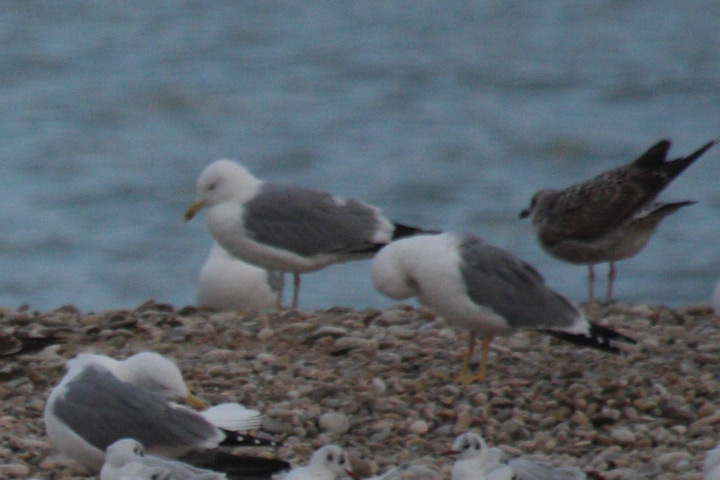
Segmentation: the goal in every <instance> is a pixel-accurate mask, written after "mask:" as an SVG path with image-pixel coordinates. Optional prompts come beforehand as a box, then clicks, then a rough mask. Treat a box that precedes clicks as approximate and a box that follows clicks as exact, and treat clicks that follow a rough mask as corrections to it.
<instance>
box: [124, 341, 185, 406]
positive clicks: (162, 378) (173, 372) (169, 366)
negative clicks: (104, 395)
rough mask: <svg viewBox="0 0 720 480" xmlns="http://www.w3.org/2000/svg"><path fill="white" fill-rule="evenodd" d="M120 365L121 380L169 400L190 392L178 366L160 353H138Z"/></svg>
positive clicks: (177, 398)
mask: <svg viewBox="0 0 720 480" xmlns="http://www.w3.org/2000/svg"><path fill="white" fill-rule="evenodd" d="M120 366H121V368H120V372H118V374H117V376H118V378H120V380H122V381H124V382H129V383H132V384H135V385H137V386H139V387H143V388H144V389H146V390H150V391H152V392H155V393H157V394H159V395H162V396H163V397H164V398H166V399H168V400H181V399H184V398H187V396H188V394H189V390H188V387H187V385H185V381H184V380H183V377H182V373H180V369H179V368H178V366H177V365H175V364H174V363H173V362H171V361H170V360H168V359H167V358H165V357H163V356H162V355H160V354H158V353H153V352H141V353H136V354H135V355H133V356H131V357H128V358H127V359H125V360H123V361H122V362H120Z"/></svg>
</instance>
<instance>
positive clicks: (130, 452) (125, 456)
mask: <svg viewBox="0 0 720 480" xmlns="http://www.w3.org/2000/svg"><path fill="white" fill-rule="evenodd" d="M153 469H154V470H156V471H161V472H167V473H166V475H167V476H168V477H169V478H172V479H173V480H227V476H226V475H225V474H224V473H219V472H213V471H211V470H206V469H204V468H198V467H194V466H192V465H190V464H187V463H183V462H180V461H178V460H171V459H169V458H162V457H157V456H154V455H145V449H144V448H143V446H142V444H141V443H140V442H138V441H137V440H133V439H132V438H123V439H120V440H118V441H117V442H115V443H113V444H112V445H110V446H109V447H108V448H107V449H106V450H105V463H104V464H103V466H102V469H101V470H100V480H119V479H120V478H123V476H127V475H128V474H130V473H136V472H138V473H140V472H142V473H147V472H148V471H150V470H153Z"/></svg>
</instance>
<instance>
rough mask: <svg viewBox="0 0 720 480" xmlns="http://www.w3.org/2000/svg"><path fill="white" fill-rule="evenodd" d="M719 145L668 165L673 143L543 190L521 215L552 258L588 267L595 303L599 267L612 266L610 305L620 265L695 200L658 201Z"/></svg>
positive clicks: (591, 294)
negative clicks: (529, 221) (569, 183)
mask: <svg viewBox="0 0 720 480" xmlns="http://www.w3.org/2000/svg"><path fill="white" fill-rule="evenodd" d="M714 144H715V142H708V143H706V144H705V145H703V146H702V147H701V148H700V149H698V150H696V151H695V152H693V153H692V154H690V155H688V156H687V157H680V158H677V159H674V160H670V161H666V157H667V153H668V150H670V141H669V140H662V141H660V142H658V143H656V144H655V145H653V146H652V147H650V149H649V150H648V151H647V152H645V153H644V154H642V155H641V156H640V157H638V158H637V159H636V160H634V161H633V162H632V163H630V164H628V165H624V166H622V167H618V168H614V169H612V170H609V171H607V172H604V173H602V174H600V175H598V176H596V177H594V178H591V179H590V180H588V181H586V182H584V183H581V184H579V185H574V186H572V187H569V188H566V189H564V190H541V191H539V192H537V193H536V194H535V195H534V196H533V198H532V201H531V202H530V207H528V208H527V209H525V210H523V211H522V212H521V213H520V218H525V217H532V223H533V227H534V229H535V233H536V234H537V238H538V241H539V243H540V245H541V247H542V248H543V250H545V251H546V252H547V253H549V254H550V255H552V256H554V257H556V258H559V259H561V260H565V261H567V262H570V263H577V264H582V265H588V296H589V299H590V300H592V299H593V290H594V286H595V272H594V270H593V265H595V264H596V263H603V262H609V263H610V268H609V271H608V286H607V300H610V299H611V298H612V287H613V282H614V280H615V262H616V261H618V260H623V259H626V258H630V257H632V256H634V255H636V254H637V253H638V252H640V250H642V249H643V248H644V247H645V245H647V243H648V241H649V240H650V237H651V236H652V235H653V233H654V232H655V229H656V228H657V226H658V224H659V223H660V222H661V221H662V220H663V219H664V218H665V217H666V216H668V215H670V214H671V213H673V212H675V211H676V210H678V209H679V208H682V207H685V206H688V205H692V204H694V203H695V202H694V201H689V200H686V201H680V202H671V203H662V202H656V201H655V197H657V196H658V194H659V193H660V192H661V191H662V190H663V189H664V188H665V187H667V185H668V184H669V183H670V182H671V181H672V180H673V179H674V178H675V177H677V176H678V175H680V173H682V172H683V170H685V169H686V168H687V167H689V166H690V165H691V164H692V163H693V162H694V161H695V160H697V159H698V158H699V157H700V156H701V155H702V154H703V153H705V151H707V150H708V149H709V148H710V147H712V146H713V145H714Z"/></svg>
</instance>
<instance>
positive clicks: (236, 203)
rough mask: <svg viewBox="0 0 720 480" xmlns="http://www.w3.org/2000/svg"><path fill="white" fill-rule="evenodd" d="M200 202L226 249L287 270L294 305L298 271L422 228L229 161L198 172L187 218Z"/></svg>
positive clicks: (364, 254) (353, 256)
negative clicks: (256, 173) (265, 177)
mask: <svg viewBox="0 0 720 480" xmlns="http://www.w3.org/2000/svg"><path fill="white" fill-rule="evenodd" d="M203 207H207V209H208V211H207V225H208V228H209V230H210V233H211V234H212V236H213V237H214V238H215V240H216V241H217V242H218V243H219V244H220V245H222V247H223V248H225V250H227V251H228V252H230V253H231V254H232V255H234V256H236V257H238V258H240V259H241V260H244V261H246V262H248V263H252V264H254V265H257V266H259V267H262V268H266V269H268V270H277V271H280V272H292V274H293V280H294V286H295V289H294V292H293V302H292V306H293V308H297V303H298V295H299V288H300V274H301V273H305V272H313V271H316V270H320V269H321V268H324V267H326V266H328V265H330V264H334V263H341V262H348V261H352V260H360V259H364V258H369V257H371V256H372V255H373V254H375V252H377V251H378V250H379V249H380V248H381V247H382V246H383V245H385V244H387V243H388V242H390V241H391V240H393V239H396V238H400V237H404V236H408V235H413V234H415V233H418V232H419V231H420V230H419V229H417V228H415V227H409V226H406V225H400V224H396V223H393V222H391V221H390V220H388V219H387V218H386V217H385V216H384V215H383V214H382V211H381V210H380V209H379V208H377V207H374V206H372V205H368V204H367V203H363V202H361V201H358V200H352V199H346V198H341V197H337V196H335V195H333V194H331V193H329V192H325V191H320V190H313V189H309V188H304V187H301V186H298V185H285V184H278V183H272V182H266V181H263V180H260V179H258V178H256V177H255V176H253V175H252V173H250V172H249V171H248V170H247V169H246V168H245V167H244V166H242V165H240V164H238V163H236V162H233V161H231V160H227V159H223V160H217V161H215V162H213V163H211V164H210V165H208V166H207V167H206V168H205V169H204V170H203V172H202V173H201V174H200V177H199V178H198V181H197V198H196V201H195V203H193V204H192V205H191V206H190V207H189V208H188V209H187V211H186V212H185V221H189V220H191V219H192V218H193V217H194V216H195V214H197V212H198V211H199V210H200V209H202V208H203ZM281 291H282V289H281Z"/></svg>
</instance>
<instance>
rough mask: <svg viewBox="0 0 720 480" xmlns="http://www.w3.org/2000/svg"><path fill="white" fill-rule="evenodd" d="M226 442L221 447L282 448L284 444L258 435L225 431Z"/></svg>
mask: <svg viewBox="0 0 720 480" xmlns="http://www.w3.org/2000/svg"><path fill="white" fill-rule="evenodd" d="M223 433H225V440H223V441H222V442H221V443H220V445H222V446H226V447H281V446H282V443H280V442H276V441H275V440H271V439H269V438H263V437H258V436H256V435H248V434H245V433H239V432H231V431H229V430H223Z"/></svg>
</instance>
